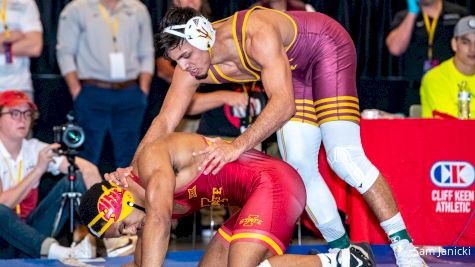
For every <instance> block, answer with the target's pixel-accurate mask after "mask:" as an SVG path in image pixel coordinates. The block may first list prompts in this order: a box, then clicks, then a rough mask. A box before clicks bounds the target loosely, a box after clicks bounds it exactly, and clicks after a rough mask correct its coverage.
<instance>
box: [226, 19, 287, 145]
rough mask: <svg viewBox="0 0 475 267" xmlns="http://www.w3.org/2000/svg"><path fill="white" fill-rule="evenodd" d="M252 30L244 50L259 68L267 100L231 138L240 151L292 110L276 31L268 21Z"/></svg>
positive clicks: (284, 57) (284, 60)
mask: <svg viewBox="0 0 475 267" xmlns="http://www.w3.org/2000/svg"><path fill="white" fill-rule="evenodd" d="M256 24H257V23H256ZM253 29H255V30H254V31H252V29H250V31H251V32H250V33H249V35H250V38H249V42H248V43H247V44H246V49H247V51H248V54H249V56H250V57H251V58H252V59H253V60H254V61H255V62H257V63H258V64H259V66H260V67H261V69H262V71H261V76H262V82H263V84H264V88H265V91H266V94H267V96H268V97H269V102H268V103H267V104H266V106H265V107H264V110H263V111H262V113H261V114H260V115H259V117H258V118H257V120H256V121H255V122H254V123H253V124H252V125H251V127H250V128H249V129H247V130H246V131H245V132H244V133H243V134H242V135H241V136H240V137H238V138H237V139H236V140H235V141H234V143H235V144H236V145H237V146H238V147H240V148H242V151H246V150H249V149H251V148H253V147H254V146H256V145H257V144H258V143H260V142H262V140H264V139H265V138H266V137H268V136H269V135H271V134H272V133H273V132H275V131H276V130H277V129H279V128H280V127H281V126H282V125H283V124H284V123H285V122H286V121H288V120H289V119H290V118H291V117H292V116H293V114H294V112H295V102H294V94H293V87H292V73H291V71H290V64H289V61H288V58H287V54H286V53H285V49H284V46H283V44H282V39H283V38H282V37H281V34H280V32H279V30H278V29H277V28H275V26H273V25H269V24H268V23H262V25H260V27H255V26H254V27H253Z"/></svg>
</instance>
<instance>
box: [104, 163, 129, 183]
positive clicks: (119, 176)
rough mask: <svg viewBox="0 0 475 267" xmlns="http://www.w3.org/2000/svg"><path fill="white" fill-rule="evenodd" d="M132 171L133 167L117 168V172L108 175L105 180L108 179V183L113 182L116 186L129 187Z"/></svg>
mask: <svg viewBox="0 0 475 267" xmlns="http://www.w3.org/2000/svg"><path fill="white" fill-rule="evenodd" d="M132 170H133V168H132V167H127V168H117V170H115V172H111V173H106V174H105V175H104V179H106V181H111V182H113V183H114V184H116V185H120V186H123V187H128V186H129V183H127V178H128V177H129V175H130V174H131V173H132Z"/></svg>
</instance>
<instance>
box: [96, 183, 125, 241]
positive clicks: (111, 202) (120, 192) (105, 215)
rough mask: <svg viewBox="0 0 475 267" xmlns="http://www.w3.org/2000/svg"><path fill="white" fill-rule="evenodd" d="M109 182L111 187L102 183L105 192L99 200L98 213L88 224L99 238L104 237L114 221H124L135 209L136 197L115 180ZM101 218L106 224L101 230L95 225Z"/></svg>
mask: <svg viewBox="0 0 475 267" xmlns="http://www.w3.org/2000/svg"><path fill="white" fill-rule="evenodd" d="M109 183H110V184H111V185H112V187H111V188H107V187H106V186H104V185H102V190H103V191H104V192H103V193H102V194H101V196H100V197H99V199H98V200H97V211H98V214H97V216H96V217H95V218H94V219H92V221H91V222H90V223H88V225H87V227H88V228H89V231H90V232H91V233H92V234H94V235H95V236H97V237H99V238H101V237H102V235H103V234H104V232H105V231H106V230H107V229H108V228H109V227H110V226H111V224H112V223H115V222H120V221H122V220H123V219H124V218H126V217H127V216H129V215H130V213H131V212H132V210H133V209H134V208H133V206H134V197H133V196H132V194H131V193H130V192H129V191H127V190H125V189H123V188H120V187H118V186H117V185H116V184H114V183H113V182H110V181H109ZM101 220H103V221H105V222H106V224H105V225H104V226H102V228H101V229H100V230H99V231H96V230H94V229H93V228H94V225H96V224H97V223H98V222H99V221H101Z"/></svg>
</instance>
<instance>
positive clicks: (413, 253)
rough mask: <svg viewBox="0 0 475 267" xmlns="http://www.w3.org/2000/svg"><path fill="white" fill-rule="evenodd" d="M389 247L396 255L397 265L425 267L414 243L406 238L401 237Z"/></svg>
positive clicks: (402, 266)
mask: <svg viewBox="0 0 475 267" xmlns="http://www.w3.org/2000/svg"><path fill="white" fill-rule="evenodd" d="M391 248H392V249H393V251H394V256H395V257H396V264H397V266H399V267H427V264H426V263H425V261H424V260H423V259H422V257H421V255H419V252H417V250H416V248H415V247H414V245H413V244H412V243H411V242H409V240H407V239H401V240H399V241H397V242H395V243H393V244H391Z"/></svg>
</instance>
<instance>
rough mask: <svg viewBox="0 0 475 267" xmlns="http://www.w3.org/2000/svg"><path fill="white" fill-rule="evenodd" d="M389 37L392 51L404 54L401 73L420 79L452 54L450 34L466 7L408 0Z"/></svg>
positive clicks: (396, 53)
mask: <svg viewBox="0 0 475 267" xmlns="http://www.w3.org/2000/svg"><path fill="white" fill-rule="evenodd" d="M407 6H408V9H407V10H402V11H399V12H398V13H397V14H396V15H395V17H394V19H393V21H392V23H391V32H390V33H389V35H388V37H387V38H386V45H387V46H388V49H389V52H390V53H391V54H392V55H394V56H402V58H401V60H402V70H403V73H402V75H403V76H405V77H406V78H407V79H410V80H417V81H420V79H421V78H422V75H423V74H424V73H425V72H427V71H428V70H429V69H431V68H432V67H434V66H437V65H438V64H439V63H440V62H442V61H444V60H447V59H448V58H450V57H451V56H452V50H451V48H450V38H451V37H452V35H453V29H454V26H455V24H456V23H457V21H458V20H459V19H460V18H461V17H463V16H466V15H467V14H468V12H467V9H466V8H464V7H462V6H459V5H456V4H453V3H450V2H447V1H444V0H407Z"/></svg>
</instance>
